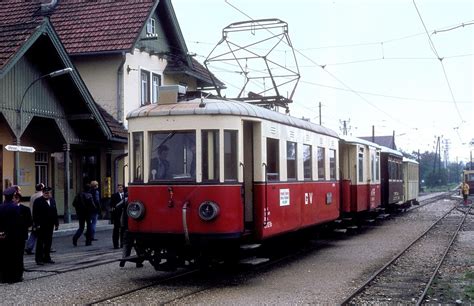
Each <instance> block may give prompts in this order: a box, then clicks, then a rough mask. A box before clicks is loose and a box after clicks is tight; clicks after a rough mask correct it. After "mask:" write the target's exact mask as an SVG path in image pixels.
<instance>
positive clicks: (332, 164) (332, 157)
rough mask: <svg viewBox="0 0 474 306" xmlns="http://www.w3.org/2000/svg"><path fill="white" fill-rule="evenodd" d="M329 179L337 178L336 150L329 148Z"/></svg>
mask: <svg viewBox="0 0 474 306" xmlns="http://www.w3.org/2000/svg"><path fill="white" fill-rule="evenodd" d="M329 179H331V180H335V179H336V150H329Z"/></svg>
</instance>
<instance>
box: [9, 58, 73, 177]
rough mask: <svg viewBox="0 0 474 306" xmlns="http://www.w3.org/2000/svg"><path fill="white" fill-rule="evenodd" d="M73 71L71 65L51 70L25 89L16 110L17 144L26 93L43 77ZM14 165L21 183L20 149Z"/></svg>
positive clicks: (17, 142) (52, 76)
mask: <svg viewBox="0 0 474 306" xmlns="http://www.w3.org/2000/svg"><path fill="white" fill-rule="evenodd" d="M71 72H72V68H71V67H67V68H64V69H60V70H56V71H53V72H50V73H48V74H45V75H42V76H40V77H38V78H36V79H35V80H33V81H32V82H31V83H30V85H28V87H27V88H26V89H25V91H24V92H23V96H22V97H21V100H20V106H19V107H18V109H17V110H16V113H17V124H16V127H17V136H16V145H17V146H20V145H21V128H22V119H23V102H24V101H25V96H26V94H27V93H28V91H29V90H30V88H31V87H32V86H33V85H34V84H36V82H38V81H40V80H42V79H47V78H55V77H57V76H60V75H63V74H66V73H71ZM14 159H15V160H14V167H15V176H14V180H13V183H14V184H15V185H19V183H20V151H19V150H18V151H16V152H15V158H14Z"/></svg>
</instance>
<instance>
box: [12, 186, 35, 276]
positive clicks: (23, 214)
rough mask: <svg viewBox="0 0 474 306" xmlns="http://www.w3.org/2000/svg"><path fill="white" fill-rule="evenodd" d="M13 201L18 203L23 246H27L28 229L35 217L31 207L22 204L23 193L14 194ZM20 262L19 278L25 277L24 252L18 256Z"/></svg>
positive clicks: (18, 264)
mask: <svg viewBox="0 0 474 306" xmlns="http://www.w3.org/2000/svg"><path fill="white" fill-rule="evenodd" d="M13 202H15V204H16V205H18V209H19V212H20V221H21V236H22V239H23V243H22V248H23V249H24V248H25V242H26V240H28V231H29V228H30V226H32V225H33V219H32V218H31V209H30V208H29V207H28V206H25V205H23V204H21V193H20V192H17V193H15V194H14V195H13ZM17 259H18V262H17V269H15V270H16V271H18V274H19V275H18V278H23V271H24V265H23V252H21V258H20V256H17Z"/></svg>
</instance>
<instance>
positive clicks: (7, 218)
mask: <svg viewBox="0 0 474 306" xmlns="http://www.w3.org/2000/svg"><path fill="white" fill-rule="evenodd" d="M16 191H17V189H16V188H15V187H10V188H7V189H5V191H4V192H3V195H4V196H5V202H3V204H1V205H0V250H1V252H0V281H1V282H3V283H15V282H21V281H22V280H23V278H22V277H23V248H24V243H25V241H24V240H23V236H22V233H23V232H22V228H21V223H22V222H21V217H20V209H19V207H18V205H17V204H15V202H13V196H14V194H15V193H16ZM20 248H21V252H20Z"/></svg>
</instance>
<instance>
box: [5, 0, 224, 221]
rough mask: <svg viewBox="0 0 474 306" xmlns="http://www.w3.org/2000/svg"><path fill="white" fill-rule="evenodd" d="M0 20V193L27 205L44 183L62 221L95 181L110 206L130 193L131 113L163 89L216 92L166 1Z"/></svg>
mask: <svg viewBox="0 0 474 306" xmlns="http://www.w3.org/2000/svg"><path fill="white" fill-rule="evenodd" d="M0 14H1V15H2V16H4V18H2V20H0V178H1V180H2V181H1V184H0V190H3V189H4V188H6V187H8V186H10V185H12V184H17V185H19V186H20V187H21V188H22V193H23V195H24V196H26V197H29V196H30V195H31V194H33V193H34V186H35V184H37V183H39V182H44V183H45V184H47V185H49V186H51V187H52V188H54V197H55V198H56V200H57V202H58V211H59V213H60V214H63V215H64V216H65V220H68V219H69V218H70V215H71V213H74V211H73V209H71V203H72V200H73V197H74V195H75V194H76V193H77V192H79V191H80V190H81V189H82V187H83V186H84V184H86V183H89V182H90V181H91V180H97V181H99V184H100V187H101V195H102V197H103V198H105V199H107V198H108V197H110V195H111V193H112V192H114V186H116V184H118V183H125V184H126V183H127V181H128V177H127V175H126V173H127V172H128V169H127V167H128V158H127V155H128V132H127V123H126V115H127V113H128V112H130V111H131V110H133V109H135V108H138V107H140V106H142V105H145V104H150V103H156V102H157V101H158V95H159V87H160V86H162V85H176V84H179V85H182V86H185V87H187V90H188V91H199V90H205V89H207V88H211V87H212V86H213V85H214V83H215V82H216V80H214V81H213V80H212V79H211V77H210V75H209V74H208V72H207V70H206V69H205V68H204V67H203V66H202V65H201V64H199V63H198V62H197V61H196V60H195V59H194V58H193V57H192V56H191V54H190V53H189V52H188V50H187V47H186V44H185V41H184V38H183V36H182V33H181V31H180V28H179V25H178V22H177V18H176V16H175V13H174V11H173V7H172V5H171V1H170V0H160V1H158V0H141V1H112V0H104V1H81V0H67V1H66V0H33V1H11V2H9V3H8V5H2V6H0ZM216 85H218V86H220V87H223V86H224V84H223V83H221V82H220V81H218V80H217V84H216ZM7 149H8V150H7ZM33 149H34V152H28V151H32V150H33ZM18 150H20V151H18ZM25 200H27V199H25Z"/></svg>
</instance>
